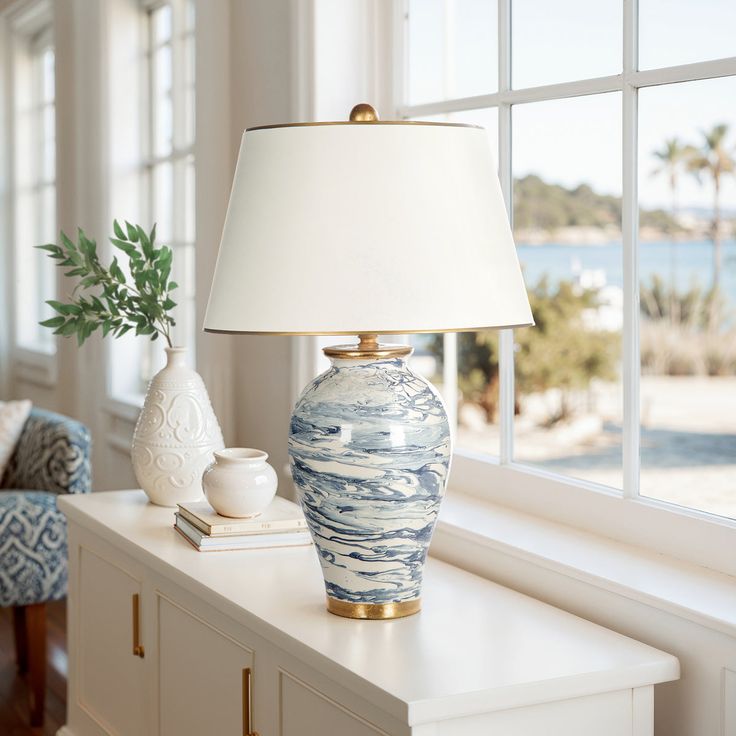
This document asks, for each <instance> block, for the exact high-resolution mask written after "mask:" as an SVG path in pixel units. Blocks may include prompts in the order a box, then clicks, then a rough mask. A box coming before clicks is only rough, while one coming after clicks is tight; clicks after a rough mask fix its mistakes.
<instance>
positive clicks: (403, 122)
mask: <svg viewBox="0 0 736 736" xmlns="http://www.w3.org/2000/svg"><path fill="white" fill-rule="evenodd" d="M322 125H357V126H362V127H365V126H369V125H433V126H435V127H438V128H477V129H478V130H483V126H482V125H470V123H435V122H434V121H432V120H329V121H325V122H321V123H276V124H274V125H256V126H254V127H252V128H246V129H245V132H246V133H251V132H252V131H254V130H271V129H273V128H315V127H318V126H322Z"/></svg>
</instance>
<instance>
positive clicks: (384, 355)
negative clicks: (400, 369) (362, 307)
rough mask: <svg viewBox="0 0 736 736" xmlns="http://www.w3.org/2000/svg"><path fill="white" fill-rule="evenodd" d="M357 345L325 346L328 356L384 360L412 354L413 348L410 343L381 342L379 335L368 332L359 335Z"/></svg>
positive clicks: (324, 349) (344, 358) (343, 358)
mask: <svg viewBox="0 0 736 736" xmlns="http://www.w3.org/2000/svg"><path fill="white" fill-rule="evenodd" d="M358 338H359V343H358V344H357V345H331V346H330V347H328V348H323V351H322V352H324V354H325V355H326V356H327V357H328V358H338V359H341V360H382V359H390V358H405V357H406V356H407V355H411V353H412V348H411V347H410V346H409V345H394V344H393V343H390V344H383V345H382V344H380V343H379V342H378V335H376V334H373V333H368V334H364V335H358Z"/></svg>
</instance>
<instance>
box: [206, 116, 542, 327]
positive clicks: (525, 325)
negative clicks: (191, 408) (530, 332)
mask: <svg viewBox="0 0 736 736" xmlns="http://www.w3.org/2000/svg"><path fill="white" fill-rule="evenodd" d="M369 125H370V123H369ZM533 325H534V322H519V323H518V324H514V325H486V326H485V327H445V328H441V329H437V330H411V329H409V330H339V331H336V332H325V331H324V330H306V331H304V332H298V331H297V332H292V331H288V330H280V331H279V330H216V329H214V328H213V327H204V328H202V329H203V331H204V332H210V333H212V334H216V335H271V336H272V337H276V336H278V337H289V336H292V337H306V336H308V335H323V336H325V337H339V336H341V335H357V334H358V333H361V334H362V333H371V334H376V335H431V334H434V333H440V332H482V331H484V330H515V329H517V328H519V327H532V326H533Z"/></svg>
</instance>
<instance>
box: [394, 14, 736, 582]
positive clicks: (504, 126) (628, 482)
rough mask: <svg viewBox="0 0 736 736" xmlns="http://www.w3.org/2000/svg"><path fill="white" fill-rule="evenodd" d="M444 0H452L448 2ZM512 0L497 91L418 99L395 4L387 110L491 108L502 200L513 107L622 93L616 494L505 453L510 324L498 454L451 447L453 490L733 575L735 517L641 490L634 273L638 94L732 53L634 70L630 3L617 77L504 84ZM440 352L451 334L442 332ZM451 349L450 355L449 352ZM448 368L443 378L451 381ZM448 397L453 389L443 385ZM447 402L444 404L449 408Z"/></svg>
mask: <svg viewBox="0 0 736 736" xmlns="http://www.w3.org/2000/svg"><path fill="white" fill-rule="evenodd" d="M446 2H451V0H446ZM511 2H512V0H498V33H499V39H498V91H497V92H494V93H492V94H486V95H480V96H476V97H466V98H456V99H450V100H446V101H438V102H431V103H426V104H418V105H408V104H405V103H404V100H405V93H404V91H405V89H406V80H407V79H408V74H407V73H408V68H407V66H408V65H407V59H408V54H407V53H406V48H407V46H406V43H407V25H408V24H407V22H406V18H407V13H408V0H404V1H403V2H399V3H396V6H397V9H396V13H395V14H394V18H393V58H394V78H393V80H392V84H393V90H394V100H395V108H394V114H395V117H396V118H398V119H406V118H416V117H424V116H429V115H437V114H443V113H452V112H460V111H467V110H476V109H483V108H490V107H495V108H497V110H498V135H499V152H498V158H499V176H500V180H501V188H502V191H503V194H504V198H505V200H506V202H507V203H509V202H511V194H512V188H513V176H512V166H511V133H512V128H511V115H512V110H511V108H512V106H513V105H516V104H523V103H529V102H542V101H548V100H561V99H568V98H575V97H580V96H584V95H593V94H600V93H605V92H620V93H621V100H622V121H623V124H622V131H623V140H622V156H623V163H622V167H623V171H622V176H623V178H622V186H623V201H622V205H623V217H622V239H623V271H624V326H623V366H624V368H623V392H624V401H623V440H622V441H623V448H622V449H623V493H621V492H617V491H616V490H614V489H612V488H609V487H606V486H603V485H599V484H596V483H592V482H589V481H584V480H578V479H574V478H571V477H567V476H562V475H558V474H554V473H550V472H548V471H545V470H542V469H539V468H535V467H531V466H528V465H525V464H522V463H519V462H515V461H514V459H513V436H514V364H513V350H514V340H513V331H512V330H502V331H501V332H500V335H499V344H500V351H499V352H500V359H499V378H500V389H499V392H500V395H499V424H500V431H501V444H500V457H498V458H491V457H486V456H482V455H480V454H477V453H473V452H470V451H467V450H463V449H458V450H456V451H455V456H454V459H453V470H452V476H451V481H450V483H451V488H455V489H458V490H460V491H462V492H465V493H469V494H472V495H476V496H478V497H480V498H483V499H485V500H492V501H495V502H497V503H501V504H503V505H506V506H510V507H513V508H517V509H520V510H523V511H527V512H531V513H533V514H535V515H538V516H542V517H544V518H549V519H553V520H555V521H560V522H562V523H566V524H571V525H573V526H576V527H580V528H584V529H588V530H590V531H593V532H596V533H599V534H602V535H605V536H608V537H612V538H615V539H619V540H621V541H624V542H628V543H631V544H636V545H639V546H643V547H646V548H649V549H653V550H655V551H658V552H661V553H664V554H668V555H671V556H674V557H677V558H680V559H684V560H687V561H691V562H694V563H697V564H700V565H704V566H706V567H711V568H714V569H718V570H721V571H723V572H726V573H728V574H732V575H734V574H736V557H735V556H734V555H733V554H732V551H733V549H735V548H736V521H733V520H729V519H726V518H722V517H718V516H715V515H712V514H708V513H706V512H701V511H698V510H695V509H689V508H684V507H680V506H676V505H674V504H672V503H668V502H666V501H660V500H657V499H652V498H647V497H644V496H641V495H639V470H640V454H639V453H640V415H639V414H640V407H639V379H640V371H639V365H640V363H639V360H640V356H639V307H638V305H639V283H638V282H639V278H638V263H639V260H638V259H639V253H638V223H639V214H638V191H637V186H638V139H637V136H638V129H637V124H638V107H637V105H638V91H639V89H642V88H646V87H652V86H656V85H662V84H670V83H677V82H690V81H696V80H703V79H714V78H718V77H724V76H731V75H736V57H730V58H725V59H717V60H713V61H704V62H698V63H690V64H683V65H678V66H670V67H666V68H661V69H651V70H641V71H640V70H638V68H637V67H638V33H639V28H638V2H637V0H622V2H623V8H624V12H623V70H622V73H621V74H616V75H610V76H605V77H597V78H591V79H582V80H575V81H571V82H562V83H558V84H549V85H543V86H538V87H532V88H522V89H512V87H511ZM445 340H446V343H445V347H446V352H451V351H452V350H453V349H454V344H455V342H454V341H455V337H454V336H452V335H448V336H446V338H445ZM453 354H454V353H453ZM451 372H452V371H451V369H450V370H446V371H445V380H446V381H447V380H448V379H450V380H452V376H450V375H449V374H450V373H451ZM445 393H446V394H452V391H449V392H445ZM452 408H453V407H450V410H451V411H452Z"/></svg>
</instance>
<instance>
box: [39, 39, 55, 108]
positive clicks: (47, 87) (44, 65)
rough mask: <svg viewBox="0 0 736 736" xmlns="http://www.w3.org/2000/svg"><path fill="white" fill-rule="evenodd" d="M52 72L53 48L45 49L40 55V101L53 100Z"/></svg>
mask: <svg viewBox="0 0 736 736" xmlns="http://www.w3.org/2000/svg"><path fill="white" fill-rule="evenodd" d="M54 74H55V72H54V52H53V49H46V50H45V51H44V52H43V54H42V55H41V76H42V82H41V84H42V92H41V101H42V102H53V101H54V86H55V78H54Z"/></svg>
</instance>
